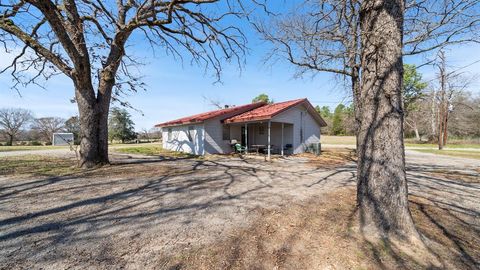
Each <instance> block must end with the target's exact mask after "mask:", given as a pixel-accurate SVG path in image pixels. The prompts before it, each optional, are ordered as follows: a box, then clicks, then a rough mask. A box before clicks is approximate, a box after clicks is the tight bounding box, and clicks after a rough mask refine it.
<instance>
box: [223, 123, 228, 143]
mask: <svg viewBox="0 0 480 270" xmlns="http://www.w3.org/2000/svg"><path fill="white" fill-rule="evenodd" d="M222 139H223V140H224V141H230V126H228V125H223V129H222Z"/></svg>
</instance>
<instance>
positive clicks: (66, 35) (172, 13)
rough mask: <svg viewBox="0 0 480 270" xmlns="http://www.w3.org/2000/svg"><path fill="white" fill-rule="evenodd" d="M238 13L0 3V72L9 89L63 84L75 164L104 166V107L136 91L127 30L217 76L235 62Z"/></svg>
mask: <svg viewBox="0 0 480 270" xmlns="http://www.w3.org/2000/svg"><path fill="white" fill-rule="evenodd" d="M252 2H255V3H257V1H255V0H252ZM257 4H259V5H262V4H260V3H257ZM246 13H247V10H245V5H244V3H243V1H239V0H224V1H220V0H170V1H153V0H142V1H137V0H118V1H116V2H113V1H97V0H79V1H74V0H64V1H39V0H26V1H23V0H22V1H20V0H19V1H8V2H4V1H2V3H1V5H0V42H1V43H3V46H4V49H5V50H6V51H7V53H10V54H13V55H14V59H13V61H12V63H11V65H10V66H9V67H7V68H6V69H5V70H3V72H6V71H7V70H10V73H11V76H12V78H13V79H14V81H15V82H16V84H15V87H17V86H18V84H20V85H26V84H29V83H38V81H39V80H40V79H42V78H43V79H48V78H50V77H51V76H53V75H56V74H63V75H64V76H66V77H68V78H69V79H71V81H72V82H73V86H74V88H75V91H74V92H75V101H76V103H77V106H78V109H79V117H80V124H81V134H80V137H81V150H80V165H81V166H82V167H92V166H96V165H101V164H106V163H108V138H107V132H108V131H107V119H108V111H109V107H110V102H111V101H112V99H118V97H119V96H121V95H122V93H124V92H125V91H128V90H131V91H136V90H137V89H139V88H143V87H144V84H143V82H142V81H141V79H140V77H139V76H137V75H135V73H134V72H133V71H132V67H135V66H137V65H138V64H139V62H138V61H136V60H135V58H134V57H133V54H132V53H131V51H128V48H127V47H128V45H133V44H131V43H129V40H131V37H132V36H133V33H135V32H137V33H139V34H140V35H142V36H143V37H144V38H145V39H146V40H147V41H148V42H149V44H150V45H151V47H152V49H158V48H161V49H163V50H165V51H166V52H167V53H168V54H173V55H174V56H176V57H178V58H180V59H182V57H183V56H184V55H186V54H189V55H190V56H191V57H192V61H193V62H195V63H198V64H201V65H204V66H205V67H206V68H212V69H213V70H214V72H215V74H216V75H217V76H219V74H220V73H221V71H222V63H223V62H224V61H232V60H233V61H237V62H238V64H240V63H241V57H242V55H243V53H244V50H245V38H244V35H243V34H242V32H241V30H240V29H239V28H237V27H236V26H234V25H233V24H234V18H237V19H238V18H241V17H243V16H244V15H245V14H246ZM26 17H28V18H29V19H28V20H25V18H26ZM223 22H227V23H228V24H224V23H223ZM132 43H133V42H132ZM32 70H33V71H34V72H35V73H34V75H33V76H29V75H30V74H32ZM27 71H28V72H27Z"/></svg>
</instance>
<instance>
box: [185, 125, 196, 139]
mask: <svg viewBox="0 0 480 270" xmlns="http://www.w3.org/2000/svg"><path fill="white" fill-rule="evenodd" d="M187 136H188V140H189V141H191V142H193V137H194V136H195V127H194V126H189V127H188V132H187Z"/></svg>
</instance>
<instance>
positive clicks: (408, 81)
mask: <svg viewBox="0 0 480 270" xmlns="http://www.w3.org/2000/svg"><path fill="white" fill-rule="evenodd" d="M403 70H404V72H403V91H402V93H403V104H404V105H403V107H404V110H405V124H406V125H408V126H409V127H411V128H412V129H413V130H414V131H415V137H416V139H417V141H420V139H421V138H420V134H419V132H418V126H417V122H416V120H415V118H410V117H409V116H410V114H411V113H412V112H414V111H417V110H418V109H419V104H418V103H417V101H419V99H421V98H422V97H423V96H424V95H425V94H424V92H423V91H424V90H425V88H427V85H428V84H427V83H426V82H424V81H422V75H421V74H420V73H419V72H418V71H417V68H416V67H415V65H409V64H405V65H403Z"/></svg>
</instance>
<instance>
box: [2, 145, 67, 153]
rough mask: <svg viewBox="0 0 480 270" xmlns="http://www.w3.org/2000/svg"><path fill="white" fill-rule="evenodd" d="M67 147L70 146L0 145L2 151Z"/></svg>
mask: <svg viewBox="0 0 480 270" xmlns="http://www.w3.org/2000/svg"><path fill="white" fill-rule="evenodd" d="M62 148H64V149H67V148H68V146H51V145H47V146H43V145H39V146H27V145H14V146H0V152H10V151H30V150H48V149H62Z"/></svg>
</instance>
